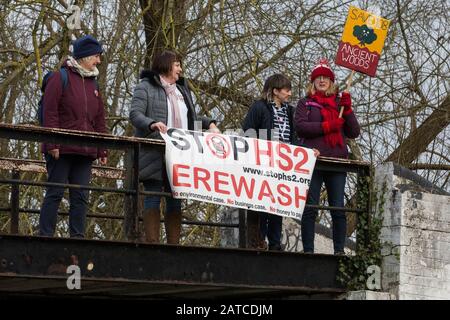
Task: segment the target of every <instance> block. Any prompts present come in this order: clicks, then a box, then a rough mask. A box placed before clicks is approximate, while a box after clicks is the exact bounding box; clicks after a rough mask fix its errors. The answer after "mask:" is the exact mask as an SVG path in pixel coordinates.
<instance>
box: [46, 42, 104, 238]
mask: <svg viewBox="0 0 450 320" xmlns="http://www.w3.org/2000/svg"><path fill="white" fill-rule="evenodd" d="M102 52H103V49H102V46H101V45H100V43H99V42H98V41H97V40H96V39H94V38H93V37H92V36H89V35H87V36H84V37H82V38H80V39H78V40H76V41H75V42H74V43H73V57H69V58H68V59H67V61H66V62H65V63H64V65H63V68H64V69H65V72H66V73H67V84H65V83H63V81H62V77H61V73H60V71H58V72H54V73H53V74H52V75H51V76H50V78H49V80H48V83H47V85H46V89H45V94H44V101H43V125H44V127H49V128H60V129H72V130H80V131H90V132H106V125H105V111H104V107H103V101H102V98H101V96H100V92H99V90H98V85H97V81H96V80H95V78H96V77H97V75H98V69H97V67H96V66H97V65H98V64H100V62H101V60H100V55H101V53H102ZM43 152H44V155H45V160H46V166H47V174H48V180H47V181H48V182H54V183H67V182H68V183H70V184H77V185H89V182H90V179H91V168H92V162H93V161H94V160H95V159H99V161H100V163H101V164H106V150H103V149H98V148H96V147H86V146H77V145H55V144H48V143H47V144H44V145H43ZM88 194H89V192H88V191H87V190H81V189H69V201H70V209H69V232H70V237H75V238H83V237H84V229H85V219H86V208H87V202H88ZM63 195H64V188H59V187H48V188H47V192H46V194H45V198H44V202H43V203H42V207H41V213H40V217H39V234H40V235H41V236H50V237H51V236H53V234H54V233H55V227H56V221H57V212H58V207H59V204H60V202H61V199H62V197H63Z"/></svg>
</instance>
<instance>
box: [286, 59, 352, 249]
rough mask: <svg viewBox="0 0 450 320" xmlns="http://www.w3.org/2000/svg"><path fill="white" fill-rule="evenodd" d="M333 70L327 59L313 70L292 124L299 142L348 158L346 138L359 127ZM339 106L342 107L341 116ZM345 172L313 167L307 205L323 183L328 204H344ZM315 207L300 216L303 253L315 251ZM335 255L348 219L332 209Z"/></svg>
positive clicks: (322, 152)
mask: <svg viewBox="0 0 450 320" xmlns="http://www.w3.org/2000/svg"><path fill="white" fill-rule="evenodd" d="M334 79H335V78H334V73H333V71H332V70H331V68H330V66H329V65H328V62H327V61H326V60H321V61H320V62H319V64H318V65H317V66H316V67H315V68H314V69H313V70H312V73H311V79H310V80H311V81H310V84H309V85H308V88H307V93H306V97H305V98H303V99H301V100H300V101H299V102H298V104H297V109H296V111H295V116H294V126H295V129H296V132H297V134H298V136H299V138H300V141H301V144H302V145H303V146H305V147H308V148H315V149H318V150H319V151H320V155H321V156H324V157H335V158H342V159H347V158H348V151H347V144H346V139H347V138H350V139H354V138H356V137H358V136H359V133H360V126H359V124H358V120H357V119H356V117H355V114H354V113H353V110H352V103H351V97H350V94H349V93H348V92H343V93H342V95H341V97H339V95H338V94H337V87H336V85H335V84H334ZM340 107H343V108H344V111H343V115H342V117H340V116H339V109H340ZM346 177H347V175H346V173H345V172H332V171H324V170H314V173H313V176H312V179H311V184H310V186H309V191H308V199H307V204H313V205H317V204H319V199H320V189H321V187H322V184H323V183H324V184H325V187H326V189H327V194H328V204H329V205H330V206H336V207H343V206H344V188H345V181H346ZM316 217H317V209H314V208H306V209H305V211H304V212H303V216H302V242H303V250H304V252H306V253H313V252H314V226H315V221H316ZM331 217H332V219H333V244H334V252H335V254H339V255H340V254H343V253H344V244H345V234H346V226H347V221H346V217H345V212H343V211H335V210H331Z"/></svg>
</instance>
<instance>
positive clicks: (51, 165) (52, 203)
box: [39, 154, 92, 238]
mask: <svg viewBox="0 0 450 320" xmlns="http://www.w3.org/2000/svg"><path fill="white" fill-rule="evenodd" d="M45 160H46V166H47V175H48V179H47V181H48V182H53V183H70V184H78V185H83V186H87V185H89V181H90V180H91V168H92V158H90V157H86V156H81V155H64V154H63V155H60V156H59V159H58V160H55V158H53V157H52V156H50V155H49V154H46V155H45ZM63 196H64V188H60V187H48V188H47V192H46V193H45V198H44V201H43V203H42V207H41V213H40V216H39V234H40V235H41V236H48V237H53V235H54V233H55V228H56V220H57V215H58V207H59V204H60V203H61V199H62V197H63ZM88 197H89V190H81V189H70V188H69V202H70V209H69V232H70V237H71V238H84V228H85V221H86V208H87V203H88Z"/></svg>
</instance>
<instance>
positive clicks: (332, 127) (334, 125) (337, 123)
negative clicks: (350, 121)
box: [322, 118, 345, 134]
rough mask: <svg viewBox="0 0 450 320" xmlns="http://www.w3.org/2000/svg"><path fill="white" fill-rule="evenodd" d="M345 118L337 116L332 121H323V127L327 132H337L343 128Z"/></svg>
mask: <svg viewBox="0 0 450 320" xmlns="http://www.w3.org/2000/svg"><path fill="white" fill-rule="evenodd" d="M344 122H345V120H344V119H343V118H337V119H333V120H330V121H324V122H322V129H323V132H324V133H325V134H328V133H330V132H336V131H339V130H341V128H342V126H343V125H344Z"/></svg>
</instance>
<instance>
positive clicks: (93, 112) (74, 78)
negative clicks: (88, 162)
mask: <svg viewBox="0 0 450 320" xmlns="http://www.w3.org/2000/svg"><path fill="white" fill-rule="evenodd" d="M64 67H65V68H66V69H67V76H68V83H67V87H65V88H63V83H62V80H61V75H60V72H59V71H56V72H54V73H53V74H52V75H51V76H50V78H49V80H48V83H47V86H46V88H45V94H44V127H48V128H60V129H71V130H80V131H90V132H99V133H106V124H105V110H104V107H103V101H102V98H101V96H100V92H99V91H98V87H97V82H96V81H95V79H94V78H83V77H81V75H80V74H79V73H78V72H77V71H76V70H74V69H73V68H71V67H69V66H67V64H65V65H64ZM53 149H59V153H60V154H78V155H84V156H88V157H91V158H93V159H97V158H101V157H106V150H104V149H99V148H96V147H85V146H76V145H55V144H46V143H44V144H43V145H42V152H44V153H46V152H47V151H48V150H53Z"/></svg>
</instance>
